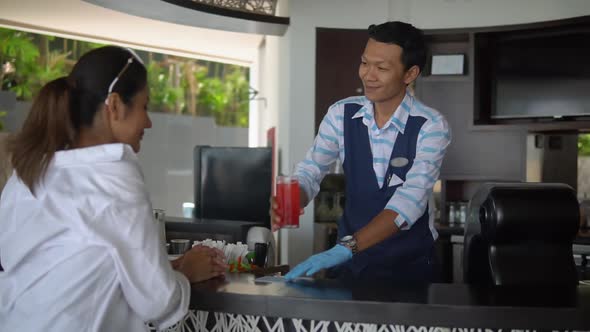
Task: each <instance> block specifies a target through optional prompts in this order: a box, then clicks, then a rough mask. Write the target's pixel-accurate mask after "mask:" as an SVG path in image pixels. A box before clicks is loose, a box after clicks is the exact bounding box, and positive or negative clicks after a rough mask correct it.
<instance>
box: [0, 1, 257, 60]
mask: <svg viewBox="0 0 590 332" xmlns="http://www.w3.org/2000/svg"><path fill="white" fill-rule="evenodd" d="M121 1H128V0H121ZM136 2H137V1H136ZM140 2H141V1H140ZM138 6H141V4H138ZM185 10H187V9H185ZM212 16H216V15H212ZM199 19H200V20H201V21H204V20H206V19H207V18H203V16H199ZM217 20H218V21H219V16H217ZM226 21H228V20H226ZM0 26H5V27H11V28H18V29H21V30H25V31H31V32H37V33H46V34H50V35H55V36H59V37H66V38H73V39H80V40H86V41H94V42H102V43H109V44H117V45H125V46H129V47H132V48H137V49H142V50H147V51H155V52H162V53H168V54H174V55H180V56H187V57H192V58H199V59H205V60H214V61H221V62H226V63H234V64H240V65H245V66H248V65H250V64H251V63H252V62H254V61H255V59H256V57H257V52H258V47H259V45H260V43H261V42H262V40H263V38H264V36H263V35H261V34H251V33H239V32H231V31H225V30H219V29H208V28H201V27H194V26H188V25H184V24H176V23H168V22H163V21H159V20H154V19H150V18H145V17H139V16H133V15H129V14H125V13H122V12H120V11H115V10H111V9H107V8H104V7H101V6H97V5H93V4H90V3H88V2H84V1H80V0H51V1H39V0H18V1H14V0H0Z"/></svg>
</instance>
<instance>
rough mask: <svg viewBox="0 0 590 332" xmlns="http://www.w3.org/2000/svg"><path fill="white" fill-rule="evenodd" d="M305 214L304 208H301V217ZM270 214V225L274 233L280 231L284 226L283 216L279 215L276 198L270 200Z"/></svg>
mask: <svg viewBox="0 0 590 332" xmlns="http://www.w3.org/2000/svg"><path fill="white" fill-rule="evenodd" d="M304 212H305V211H304V210H303V208H301V210H299V215H302V214H303V213H304ZM268 214H269V215H270V225H271V229H272V231H273V232H274V231H278V230H279V229H280V228H281V226H282V224H281V215H280V213H279V203H277V198H276V197H271V198H270V211H268Z"/></svg>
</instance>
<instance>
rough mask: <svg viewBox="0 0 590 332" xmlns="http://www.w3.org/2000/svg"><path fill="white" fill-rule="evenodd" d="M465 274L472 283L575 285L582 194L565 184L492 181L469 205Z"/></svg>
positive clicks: (482, 188) (466, 278) (480, 190)
mask: <svg viewBox="0 0 590 332" xmlns="http://www.w3.org/2000/svg"><path fill="white" fill-rule="evenodd" d="M468 210H469V212H468V218H467V224H466V229H465V243H464V245H465V248H464V261H463V263H464V264H463V272H464V280H465V282H466V283H469V284H487V285H497V286H507V285H518V286H523V285H551V286H572V285H576V284H577V283H578V276H577V271H576V266H575V263H574V258H573V253H572V243H573V241H574V239H575V237H576V234H577V232H578V227H579V218H580V211H579V205H578V201H577V198H576V192H575V191H574V190H573V189H572V188H571V187H570V186H568V185H565V184H557V183H555V184H550V183H486V184H484V185H482V186H481V188H480V189H479V191H478V192H477V193H476V194H475V196H474V197H473V198H472V200H471V202H470V204H469V209H468Z"/></svg>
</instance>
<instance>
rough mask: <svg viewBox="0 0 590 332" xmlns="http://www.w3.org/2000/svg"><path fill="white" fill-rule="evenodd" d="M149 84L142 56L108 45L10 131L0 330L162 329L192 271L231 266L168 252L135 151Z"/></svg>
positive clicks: (185, 296)
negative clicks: (169, 255) (18, 127)
mask: <svg viewBox="0 0 590 332" xmlns="http://www.w3.org/2000/svg"><path fill="white" fill-rule="evenodd" d="M148 101H149V89H148V86H147V73H146V68H145V66H144V65H143V63H142V61H141V59H140V58H139V57H138V56H137V55H135V54H134V53H133V52H132V51H130V50H127V49H123V48H119V47H113V46H107V47H102V48H99V49H95V50H93V51H90V52H88V53H87V54H85V55H84V56H82V58H80V60H79V61H78V62H77V63H76V65H75V66H74V68H73V69H72V72H71V73H70V74H69V76H67V77H62V78H59V79H56V80H54V81H52V82H50V83H48V84H47V85H45V86H44V87H43V88H42V89H41V91H40V93H39V96H38V97H37V99H36V100H35V102H34V103H33V106H32V108H31V111H30V113H29V115H28V117H27V119H26V122H25V123H24V125H23V128H22V130H21V131H20V132H19V133H18V134H17V135H16V136H15V137H14V138H13V139H12V141H10V142H9V152H10V153H11V162H12V165H13V167H14V170H15V171H14V173H13V175H12V176H11V177H10V179H9V180H8V182H7V184H6V187H5V188H4V192H3V194H2V196H1V201H0V260H1V262H2V266H3V267H4V272H0V330H2V331H139V330H145V329H146V327H145V324H144V323H146V322H148V323H151V324H153V325H155V327H156V328H158V329H162V328H166V327H169V326H171V325H173V324H175V323H176V322H178V321H179V320H181V319H182V318H183V317H184V315H185V314H186V312H187V310H188V305H189V298H190V284H189V283H190V282H197V281H201V280H205V279H209V278H213V277H217V276H221V275H223V273H224V271H225V270H226V268H227V266H226V265H225V263H224V259H223V254H222V253H221V252H220V251H218V250H214V249H210V248H204V247H199V248H193V249H192V250H190V251H189V252H187V253H186V254H185V255H184V257H183V258H182V259H181V260H179V261H176V262H174V269H175V270H173V268H172V266H171V264H170V263H169V261H168V258H167V255H166V252H165V249H164V248H163V245H162V244H163V242H162V241H163V239H161V238H160V235H159V231H158V225H157V223H156V222H155V221H154V220H153V218H152V205H151V203H150V199H149V197H148V193H147V190H146V187H145V183H144V179H143V175H142V172H141V169H140V166H139V163H138V159H137V157H136V153H137V152H138V151H139V149H140V142H141V139H142V137H143V134H144V130H145V129H147V128H150V127H151V126H152V123H151V121H150V118H149V116H148V113H147V105H148Z"/></svg>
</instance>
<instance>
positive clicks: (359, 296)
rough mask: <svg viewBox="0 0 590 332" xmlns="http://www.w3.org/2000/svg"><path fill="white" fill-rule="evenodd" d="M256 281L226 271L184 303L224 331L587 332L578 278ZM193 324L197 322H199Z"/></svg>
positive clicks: (589, 289) (583, 288)
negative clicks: (508, 282) (548, 281)
mask: <svg viewBox="0 0 590 332" xmlns="http://www.w3.org/2000/svg"><path fill="white" fill-rule="evenodd" d="M259 280H260V279H255V278H254V276H253V275H251V274H247V273H239V274H238V273H232V274H228V275H227V276H226V278H225V280H221V279H217V280H210V281H207V282H203V283H198V284H193V285H192V298H191V304H190V308H191V309H192V310H194V311H193V313H195V312H196V313H199V314H200V315H201V320H202V319H203V316H202V315H203V313H205V317H206V318H205V320H206V321H207V324H208V325H207V326H208V328H207V329H208V330H211V326H217V328H222V327H223V326H225V327H224V328H228V329H229V327H228V325H227V324H229V322H230V321H234V322H238V321H240V319H237V318H236V317H242V319H241V321H242V322H244V323H246V322H247V321H250V324H254V325H255V326H251V327H250V329H254V330H256V329H258V330H261V331H264V330H269V331H275V330H277V329H276V328H277V327H276V326H274V325H273V324H276V323H277V322H279V321H280V323H281V324H283V325H289V324H290V326H291V329H294V330H298V331H303V330H306V331H311V330H313V329H316V330H318V331H319V330H322V331H323V329H319V326H321V325H322V324H324V326H325V327H326V328H327V329H326V330H339V331H340V330H343V329H342V328H343V326H344V325H342V324H349V323H350V324H352V325H350V324H349V327H350V328H351V331H357V330H361V331H365V330H367V327H371V326H372V327H371V328H369V329H368V330H374V329H373V328H376V330H374V331H399V329H398V328H400V327H403V328H404V330H405V331H408V329H410V330H411V328H412V327H414V329H416V331H432V329H433V328H434V329H441V328H442V330H440V331H444V330H445V329H447V328H449V329H454V328H460V329H462V328H469V329H471V328H481V329H482V330H481V331H484V330H483V329H487V331H486V332H488V331H490V330H491V331H494V330H495V331H499V330H501V329H502V330H504V331H505V330H506V329H509V330H512V329H519V330H590V286H589V285H585V284H580V285H579V286H577V287H572V288H568V289H562V288H550V287H510V288H503V287H495V288H480V287H474V286H468V285H465V284H427V285H405V286H401V285H398V286H395V285H378V284H372V285H365V286H361V285H345V284H341V283H338V282H337V281H335V280H321V279H318V280H312V279H302V280H298V281H297V282H294V283H286V282H284V281H281V280H279V281H275V282H271V283H264V282H259ZM207 313H209V315H208V317H207ZM211 313H214V314H211ZM228 314H229V316H227V315H228ZM224 315H225V318H224ZM195 317H196V316H195ZM244 317H249V318H248V319H246V318H244ZM279 317H280V318H281V319H278V318H279ZM216 320H217V322H216ZM220 320H222V321H223V322H222V323H220V322H219V321H220ZM201 324H202V327H205V326H204V325H203V324H205V323H204V322H201ZM220 324H221V325H220ZM224 324H225V325H224ZM236 324H237V323H236ZM273 326H274V327H273ZM357 326H360V327H361V328H360V329H359V328H358V327H357ZM282 328H284V329H285V330H289V328H288V327H284V326H283V327H282ZM302 328H303V329H302ZM424 328H425V329H426V330H424ZM250 329H249V328H247V327H246V328H243V330H250ZM396 329H398V330H396ZM344 330H347V329H344Z"/></svg>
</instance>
